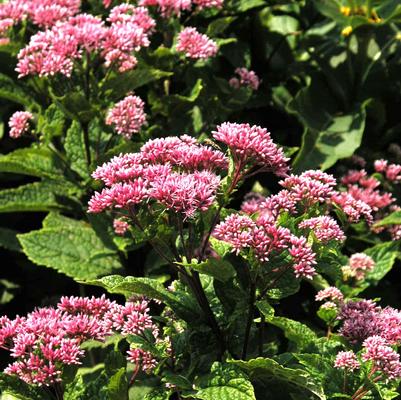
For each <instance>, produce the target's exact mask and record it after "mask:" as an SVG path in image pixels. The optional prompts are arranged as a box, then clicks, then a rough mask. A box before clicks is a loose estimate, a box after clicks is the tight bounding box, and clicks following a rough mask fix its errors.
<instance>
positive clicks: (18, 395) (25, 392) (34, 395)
mask: <svg viewBox="0 0 401 400" xmlns="http://www.w3.org/2000/svg"><path fill="white" fill-rule="evenodd" d="M0 388H1V395H2V398H3V395H4V394H8V395H11V396H13V398H15V399H20V400H51V399H52V397H51V396H50V395H49V394H47V393H46V391H45V390H44V389H41V388H38V387H37V386H34V385H28V384H27V383H25V382H24V381H22V380H21V379H19V378H17V377H16V376H11V375H7V374H5V373H3V372H2V373H0Z"/></svg>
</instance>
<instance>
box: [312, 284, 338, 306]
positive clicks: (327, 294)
mask: <svg viewBox="0 0 401 400" xmlns="http://www.w3.org/2000/svg"><path fill="white" fill-rule="evenodd" d="M327 299H329V300H331V301H333V302H337V303H340V304H342V302H343V301H344V295H343V294H342V292H341V290H340V289H338V288H336V287H334V286H329V287H327V288H325V289H322V290H319V291H318V292H317V294H316V296H315V300H316V301H323V300H327Z"/></svg>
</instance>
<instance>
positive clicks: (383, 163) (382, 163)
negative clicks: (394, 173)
mask: <svg viewBox="0 0 401 400" xmlns="http://www.w3.org/2000/svg"><path fill="white" fill-rule="evenodd" d="M387 165H388V161H387V160H383V159H381V160H376V161H375V162H374V167H375V171H376V172H385V171H386V169H387Z"/></svg>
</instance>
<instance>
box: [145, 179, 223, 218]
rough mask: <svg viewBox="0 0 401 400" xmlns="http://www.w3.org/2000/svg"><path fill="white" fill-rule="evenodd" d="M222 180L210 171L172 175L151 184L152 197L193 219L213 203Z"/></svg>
mask: <svg viewBox="0 0 401 400" xmlns="http://www.w3.org/2000/svg"><path fill="white" fill-rule="evenodd" d="M219 183H220V178H219V177H218V176H217V175H215V174H213V173H212V172H208V171H201V172H194V173H192V174H187V173H183V174H179V173H171V174H170V175H168V176H166V177H160V178H159V179H155V180H154V181H152V182H150V196H151V197H152V198H153V199H155V200H157V201H158V202H160V203H161V204H163V205H164V206H166V207H167V208H169V209H171V210H174V211H175V212H179V213H183V214H184V215H185V217H186V218H191V217H193V216H194V214H195V213H196V212H197V211H206V210H207V209H208V208H209V207H210V206H211V205H212V203H213V201H214V199H215V196H216V190H217V188H218V186H219Z"/></svg>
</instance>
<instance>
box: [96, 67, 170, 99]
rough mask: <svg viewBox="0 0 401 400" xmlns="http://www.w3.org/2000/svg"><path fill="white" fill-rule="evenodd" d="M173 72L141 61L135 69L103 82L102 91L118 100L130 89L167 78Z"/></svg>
mask: <svg viewBox="0 0 401 400" xmlns="http://www.w3.org/2000/svg"><path fill="white" fill-rule="evenodd" d="M172 74H173V73H172V72H167V71H161V70H159V69H155V68H152V67H150V66H147V65H145V64H144V63H143V62H141V63H139V65H138V67H137V68H135V69H134V70H132V71H129V72H126V73H124V74H118V75H116V76H113V77H112V78H109V79H108V80H107V81H106V82H105V83H104V84H103V87H102V91H103V93H105V94H106V95H107V96H108V97H109V98H110V99H112V100H115V101H116V100H118V99H120V98H121V97H122V95H124V94H125V93H127V92H129V91H132V90H135V89H137V88H139V87H141V86H144V85H147V84H148V83H150V82H153V81H157V80H159V79H162V78H166V77H168V76H171V75H172Z"/></svg>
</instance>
